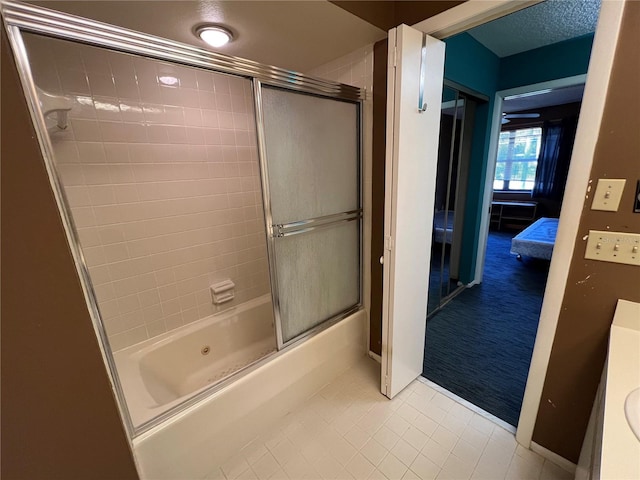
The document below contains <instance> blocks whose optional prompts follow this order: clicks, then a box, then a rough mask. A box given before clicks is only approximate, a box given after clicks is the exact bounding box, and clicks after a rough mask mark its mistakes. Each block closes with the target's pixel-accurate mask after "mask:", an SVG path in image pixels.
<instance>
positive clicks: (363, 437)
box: [344, 425, 371, 450]
mask: <svg viewBox="0 0 640 480" xmlns="http://www.w3.org/2000/svg"><path fill="white" fill-rule="evenodd" d="M344 438H345V440H347V442H349V443H350V444H351V445H353V446H354V447H355V448H356V449H358V450H360V449H361V448H362V447H363V446H364V444H365V443H367V441H369V439H370V438H371V436H370V435H369V434H368V433H367V432H365V431H364V430H362V429H361V428H360V427H358V426H357V425H354V426H353V427H351V428H350V429H349V431H348V432H347V433H346V434H345V435H344Z"/></svg>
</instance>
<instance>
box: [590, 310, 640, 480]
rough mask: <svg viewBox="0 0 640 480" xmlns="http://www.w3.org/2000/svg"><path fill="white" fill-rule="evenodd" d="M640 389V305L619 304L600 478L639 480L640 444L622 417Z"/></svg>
mask: <svg viewBox="0 0 640 480" xmlns="http://www.w3.org/2000/svg"><path fill="white" fill-rule="evenodd" d="M638 387H640V303H634V302H629V301H626V300H618V305H617V307H616V313H615V316H614V318H613V324H612V326H611V335H610V337H609V355H608V363H607V383H606V390H605V402H604V430H603V439H602V457H601V459H600V460H601V466H600V478H602V479H603V480H610V479H611V480H613V479H615V480H622V479H636V480H637V479H640V440H638V439H637V438H636V436H635V435H634V433H633V431H632V430H631V427H630V426H629V423H628V422H627V418H626V416H625V410H624V406H625V401H626V399H627V396H628V395H629V393H631V392H632V391H634V390H635V389H637V388H638Z"/></svg>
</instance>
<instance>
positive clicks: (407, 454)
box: [391, 439, 418, 467]
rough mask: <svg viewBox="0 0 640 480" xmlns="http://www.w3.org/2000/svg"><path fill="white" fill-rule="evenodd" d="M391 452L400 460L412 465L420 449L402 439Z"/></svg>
mask: <svg viewBox="0 0 640 480" xmlns="http://www.w3.org/2000/svg"><path fill="white" fill-rule="evenodd" d="M391 453H393V454H394V455H395V456H396V458H398V460H400V461H401V462H402V463H404V464H405V465H406V466H407V467H408V466H409V465H411V464H412V463H413V461H414V460H415V459H416V457H417V456H418V450H416V449H415V448H413V447H412V446H411V445H409V444H408V443H407V442H406V441H405V440H402V439H401V440H400V441H399V442H398V443H397V444H396V446H395V447H393V448H392V449H391Z"/></svg>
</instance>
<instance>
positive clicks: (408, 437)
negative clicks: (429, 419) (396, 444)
mask: <svg viewBox="0 0 640 480" xmlns="http://www.w3.org/2000/svg"><path fill="white" fill-rule="evenodd" d="M402 438H403V439H404V440H405V441H406V442H407V443H408V444H409V445H411V446H412V447H413V448H415V449H417V450H422V447H424V446H425V444H426V443H427V440H429V437H428V436H427V435H426V434H425V433H423V432H422V431H421V430H419V429H418V428H416V427H413V426H411V427H409V430H407V431H406V432H405V433H404V435H403V436H402Z"/></svg>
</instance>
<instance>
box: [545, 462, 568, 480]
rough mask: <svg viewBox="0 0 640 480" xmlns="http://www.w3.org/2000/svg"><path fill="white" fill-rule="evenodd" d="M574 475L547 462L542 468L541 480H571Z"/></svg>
mask: <svg viewBox="0 0 640 480" xmlns="http://www.w3.org/2000/svg"><path fill="white" fill-rule="evenodd" d="M572 478H573V475H572V474H571V473H569V472H567V471H566V470H564V469H563V468H561V467H559V466H558V465H556V464H555V463H552V462H550V461H549V460H545V461H544V464H543V466H542V473H541V475H540V480H570V479H572Z"/></svg>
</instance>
